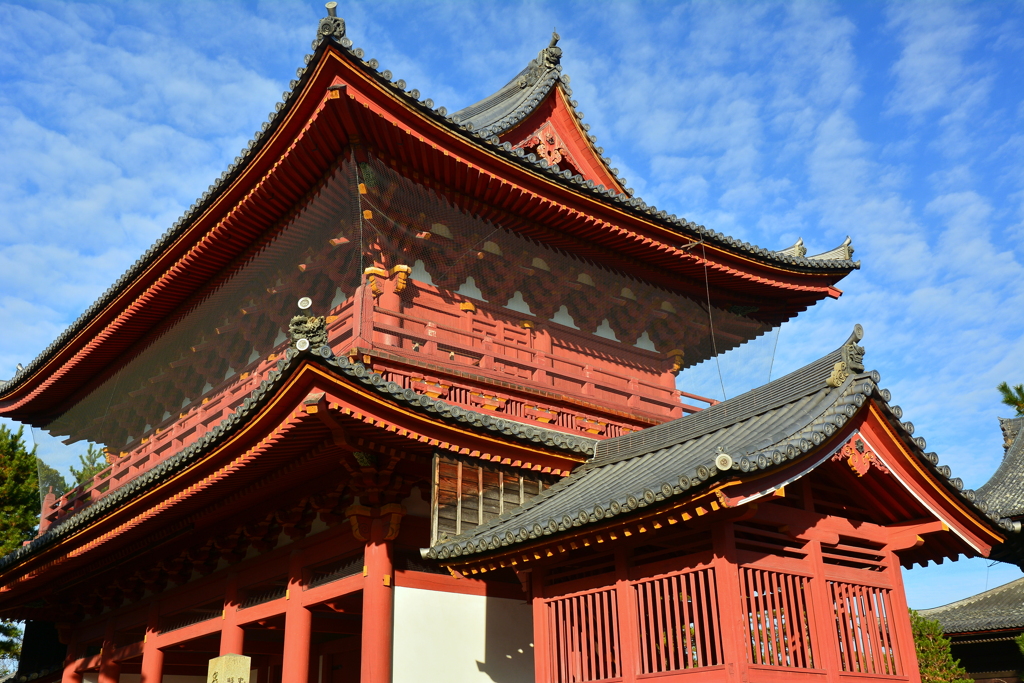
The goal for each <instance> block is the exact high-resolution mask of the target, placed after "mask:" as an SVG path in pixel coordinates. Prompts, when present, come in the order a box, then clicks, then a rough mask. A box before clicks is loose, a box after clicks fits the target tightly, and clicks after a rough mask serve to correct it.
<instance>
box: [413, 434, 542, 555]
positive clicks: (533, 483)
mask: <svg viewBox="0 0 1024 683" xmlns="http://www.w3.org/2000/svg"><path fill="white" fill-rule="evenodd" d="M433 470H434V471H433V496H432V501H431V543H432V544H433V543H436V542H437V541H438V540H440V539H444V538H451V537H453V536H458V535H459V534H462V533H464V532H466V531H469V530H470V529H474V528H476V527H478V526H480V525H481V524H485V523H486V522H489V521H490V520H492V519H494V518H495V517H497V516H499V515H503V514H505V513H506V512H508V511H509V510H514V509H515V508H517V507H520V506H521V505H522V504H523V503H525V502H526V501H528V500H529V499H531V498H533V497H534V496H536V495H537V494H539V493H540V492H541V491H543V490H544V489H546V488H548V487H550V486H551V484H552V483H554V481H555V477H551V476H545V475H542V474H540V473H537V472H529V471H526V470H521V469H519V468H515V469H513V468H510V467H509V468H503V467H501V466H498V465H490V464H486V465H485V464H482V463H481V462H480V461H478V460H469V459H467V460H463V459H460V458H453V457H451V456H448V455H441V454H437V455H435V456H434V468H433Z"/></svg>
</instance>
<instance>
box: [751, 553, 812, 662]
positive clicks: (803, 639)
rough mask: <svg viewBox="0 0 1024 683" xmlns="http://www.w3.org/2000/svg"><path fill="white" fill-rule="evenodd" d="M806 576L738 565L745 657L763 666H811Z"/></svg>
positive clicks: (808, 595) (808, 592)
mask: <svg viewBox="0 0 1024 683" xmlns="http://www.w3.org/2000/svg"><path fill="white" fill-rule="evenodd" d="M810 581H811V580H810V579H809V578H807V577H804V576H796V575H793V574H784V573H782V572H775V571H768V570H764V569H755V568H752V567H742V568H741V569H740V587H741V591H742V594H743V599H744V602H745V605H746V612H747V618H746V630H747V646H748V656H749V661H750V662H751V663H752V664H762V665H767V666H786V667H799V668H804V669H813V668H814V653H813V652H812V650H811V628H810V623H809V617H808V613H809V612H810V609H811V598H810Z"/></svg>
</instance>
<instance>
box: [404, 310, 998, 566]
mask: <svg viewBox="0 0 1024 683" xmlns="http://www.w3.org/2000/svg"><path fill="white" fill-rule="evenodd" d="M862 334H863V332H862V330H861V328H860V326H859V325H858V326H857V327H856V329H855V330H854V333H853V335H851V337H850V339H848V340H847V342H846V343H845V344H843V346H841V347H840V348H838V349H836V350H835V351H833V352H832V353H830V354H828V355H827V356H825V357H823V358H821V359H819V360H817V361H815V362H813V363H811V364H810V365H807V366H806V367H803V368H801V369H799V370H797V371H795V372H793V373H791V374H789V375H786V376H785V377H782V378H780V379H777V380H775V381H774V382H770V383H769V384H766V385H764V386H762V387H759V388H757V389H754V390H753V391H750V392H748V393H746V394H743V395H741V396H737V397H735V398H732V399H729V400H727V401H723V402H722V403H719V404H717V405H715V406H712V407H711V408H708V409H706V410H702V411H700V412H698V413H693V414H691V415H686V416H684V417H681V418H679V419H677V420H673V421H671V422H666V423H665V424H662V425H659V426H657V427H651V428H648V429H644V430H641V431H639V432H635V433H632V434H627V435H624V436H620V437H616V438H613V439H608V440H607V441H602V442H599V443H598V444H597V448H596V453H595V455H594V457H593V458H592V459H591V460H590V461H588V462H587V463H585V464H584V465H582V466H580V467H579V468H577V469H576V470H575V471H574V472H573V473H572V474H571V475H570V476H568V477H566V478H565V479H563V480H561V481H559V482H558V483H556V484H555V485H554V486H552V487H551V488H550V489H548V490H547V491H545V492H544V493H543V494H541V495H539V496H537V497H536V498H533V499H531V500H530V501H528V502H527V503H526V505H524V506H522V507H520V508H517V509H516V510H514V511H513V512H512V513H509V514H506V515H503V516H501V517H497V518H495V519H493V520H491V521H490V522H488V523H487V524H484V525H482V526H480V527H477V528H475V529H473V530H471V531H469V532H467V533H464V534H462V535H460V536H458V537H456V538H454V539H449V540H443V541H441V542H439V543H437V544H435V545H434V546H433V547H431V548H429V549H425V550H424V551H423V553H424V555H425V556H426V557H429V558H433V559H440V560H442V561H443V560H446V559H448V558H450V557H465V556H467V555H473V554H481V553H486V552H490V551H497V550H500V549H501V548H504V547H507V546H510V545H513V544H516V543H523V542H526V541H529V540H534V539H538V538H540V537H541V536H549V535H552V534H560V533H563V532H567V531H568V530H569V529H570V528H577V527H580V526H582V525H584V524H590V523H596V522H598V521H601V520H603V519H605V518H606V517H611V516H615V515H618V514H628V513H629V512H630V511H632V510H634V509H636V508H638V507H644V506H646V505H649V504H652V503H655V502H657V501H662V500H666V499H668V498H672V497H675V496H682V495H684V494H689V493H692V491H691V489H696V488H699V487H702V486H704V485H705V484H707V483H708V482H709V481H711V480H713V479H714V478H715V477H717V476H719V475H720V474H721V471H720V470H719V469H718V467H717V466H716V457H717V456H718V455H720V454H721V453H725V454H728V455H729V456H731V458H732V467H731V469H732V470H733V471H732V472H731V474H733V475H735V476H739V477H743V476H745V475H746V474H748V473H751V472H756V471H757V470H762V469H770V468H772V467H777V466H779V465H781V464H783V463H784V462H786V461H788V460H792V459H794V458H796V457H798V456H799V455H802V454H803V453H807V452H808V451H810V450H812V449H813V448H814V447H816V446H817V445H819V444H820V443H822V442H823V441H824V440H825V439H827V438H828V437H829V436H831V435H832V434H834V433H835V432H836V431H837V430H839V429H841V428H842V427H843V425H845V424H846V422H847V420H849V419H850V418H851V417H853V416H854V415H855V414H856V413H857V411H858V410H859V409H860V407H861V406H863V405H864V404H865V403H866V401H867V398H868V397H874V398H875V399H876V400H878V401H879V402H880V403H881V404H882V405H883V406H884V405H885V404H887V403H888V401H889V399H890V395H889V392H888V391H887V390H885V389H880V388H879V387H878V382H879V381H880V379H881V378H880V377H879V375H878V373H877V372H864V367H863V365H861V362H860V361H861V359H862V357H863V354H864V349H863V348H861V347H860V346H858V345H857V341H859V340H860V339H861V337H862ZM840 364H842V367H843V368H845V369H846V371H847V372H844V373H841V374H839V375H838V376H837V375H836V372H837V370H838V369H840V368H839V365H840ZM889 416H890V418H891V421H892V422H893V423H894V426H896V427H897V428H899V426H900V424H901V423H900V422H899V421H898V419H897V418H896V416H895V415H893V413H892V411H889ZM901 431H902V436H903V438H904V440H905V441H906V442H907V443H908V445H911V448H912V450H913V451H914V452H915V453H916V455H917V456H918V457H919V458H920V459H921V460H922V461H924V462H925V463H926V464H928V465H930V466H931V468H932V471H933V472H935V473H936V474H937V475H939V476H942V477H944V478H945V479H947V480H948V479H949V472H948V468H945V469H943V467H944V466H943V467H937V465H938V457H937V456H935V454H933V453H924V452H923V445H924V444H923V440H922V441H920V442H919V441H917V440H916V439H913V437H912V436H911V434H910V433H909V432H908V431H907V430H906V429H905V428H904V429H902V430H901ZM958 482H959V480H949V482H948V486H949V488H950V490H952V491H954V492H955V493H957V494H959V496H960V497H961V498H962V499H963V500H965V501H967V502H968V503H969V504H971V505H974V502H973V501H974V492H973V491H961V490H960V489H962V483H959V485H958ZM974 507H976V508H977V509H978V511H979V512H982V513H984V509H983V506H979V505H974ZM988 517H989V519H990V520H991V521H992V522H993V524H994V525H998V526H1000V527H1001V528H1003V529H1004V530H1006V529H1009V528H1010V525H1009V523H1008V521H1007V520H1000V519H999V517H998V516H997V515H991V514H990V515H988Z"/></svg>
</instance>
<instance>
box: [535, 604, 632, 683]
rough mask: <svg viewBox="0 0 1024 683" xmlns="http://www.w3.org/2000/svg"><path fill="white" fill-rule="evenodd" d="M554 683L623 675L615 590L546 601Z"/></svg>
mask: <svg viewBox="0 0 1024 683" xmlns="http://www.w3.org/2000/svg"><path fill="white" fill-rule="evenodd" d="M548 616H549V620H550V621H549V627H550V629H551V635H552V638H551V647H552V656H551V663H552V665H553V667H554V671H553V672H552V680H553V681H555V683H586V682H587V681H601V680H605V679H609V678H617V677H619V676H621V675H622V663H621V659H620V654H619V652H620V649H619V648H620V646H619V613H618V609H617V607H616V601H615V590H614V589H611V590H601V591H594V592H590V593H583V594H581V595H573V596H569V597H565V598H560V599H558V600H552V601H550V602H549V603H548Z"/></svg>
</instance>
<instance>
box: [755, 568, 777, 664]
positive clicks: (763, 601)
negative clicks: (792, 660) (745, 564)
mask: <svg viewBox="0 0 1024 683" xmlns="http://www.w3.org/2000/svg"><path fill="white" fill-rule="evenodd" d="M754 581H755V585H756V586H757V602H758V620H759V621H760V628H759V629H758V637H759V639H760V641H761V643H760V647H761V652H762V655H763V658H764V662H763V663H764V664H769V665H770V664H772V663H773V662H774V661H775V654H774V653H773V652H772V649H771V645H770V637H769V635H768V629H769V625H768V619H769V617H770V615H769V614H767V611H768V610H767V608H768V600H767V596H766V594H765V587H764V571H762V570H760V569H758V570H755V571H754Z"/></svg>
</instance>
